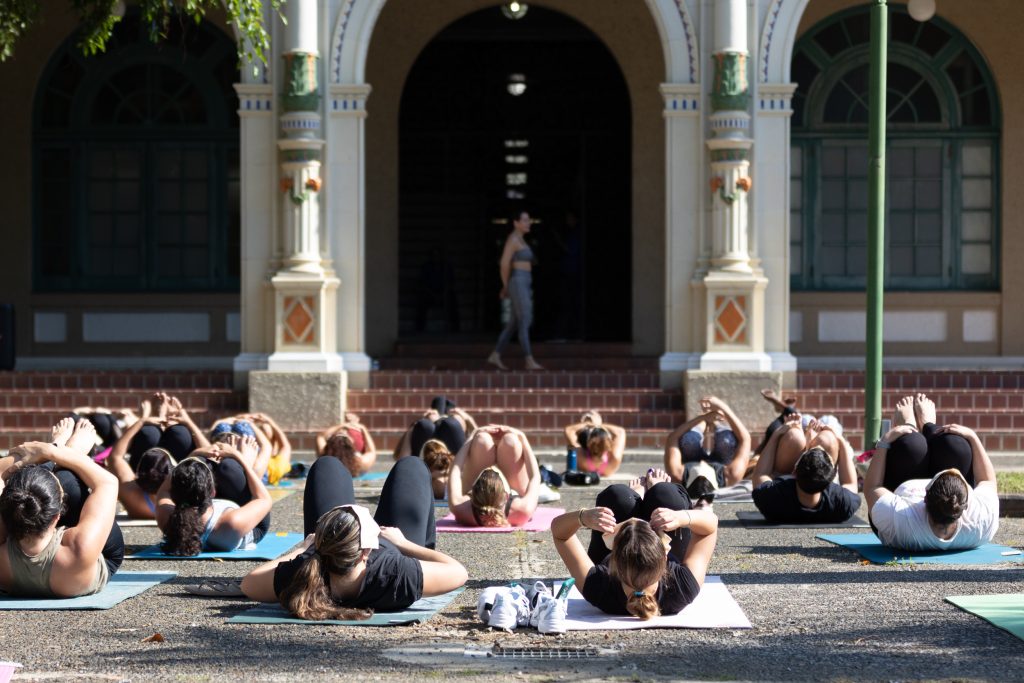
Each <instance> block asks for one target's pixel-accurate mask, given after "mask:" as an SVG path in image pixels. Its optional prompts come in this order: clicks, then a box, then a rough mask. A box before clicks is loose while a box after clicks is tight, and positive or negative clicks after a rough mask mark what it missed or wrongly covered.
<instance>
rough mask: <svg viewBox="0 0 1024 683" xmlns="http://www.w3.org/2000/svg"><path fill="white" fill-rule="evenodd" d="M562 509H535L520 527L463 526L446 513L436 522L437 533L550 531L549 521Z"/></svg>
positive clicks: (450, 514)
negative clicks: (530, 517)
mask: <svg viewBox="0 0 1024 683" xmlns="http://www.w3.org/2000/svg"><path fill="white" fill-rule="evenodd" d="M564 512H565V510H563V509H562V508H541V507H539V508H537V509H536V510H535V511H534V513H533V519H531V520H530V521H529V522H527V523H526V524H524V525H522V526H463V525H461V524H459V523H458V522H456V521H455V515H453V514H452V513H450V512H449V513H448V514H447V515H445V516H444V517H442V518H441V519H439V520H437V530H438V531H451V532H455V533H477V534H507V533H509V532H510V531H548V530H549V529H551V520H553V519H554V518H555V517H557V516H558V515H560V514H562V513H564Z"/></svg>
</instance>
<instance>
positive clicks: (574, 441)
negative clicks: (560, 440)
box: [563, 422, 591, 448]
mask: <svg viewBox="0 0 1024 683" xmlns="http://www.w3.org/2000/svg"><path fill="white" fill-rule="evenodd" d="M590 425H591V423H589V422H574V423H573V424H570V425H566V426H565V429H564V430H563V432H564V434H565V445H566V446H571V447H572V448H581V447H582V446H583V445H584V444H581V443H580V441H579V438H578V437H577V434H579V431H580V430H581V429H583V428H584V427H589V426H590Z"/></svg>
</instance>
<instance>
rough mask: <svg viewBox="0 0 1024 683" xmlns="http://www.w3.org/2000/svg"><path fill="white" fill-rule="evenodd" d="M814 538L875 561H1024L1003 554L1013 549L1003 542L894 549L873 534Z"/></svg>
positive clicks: (944, 562)
mask: <svg viewBox="0 0 1024 683" xmlns="http://www.w3.org/2000/svg"><path fill="white" fill-rule="evenodd" d="M817 538H820V539H821V540H823V541H828V542H829V543H835V544H836V545H841V546H843V547H844V548H849V549H850V550H854V551H856V552H858V553H860V555H861V557H863V558H865V559H868V560H871V561H872V562H874V563H875V564H886V563H887V562H895V563H896V564H998V563H1000V562H1024V554H1017V555H1003V554H1002V553H1004V552H1010V551H1013V550H1016V548H1010V547H1008V546H1005V545H996V544H995V543H986V544H985V545H983V546H981V547H980V548H975V549H974V550H948V551H945V552H934V551H931V552H926V551H917V550H896V549H895V548H890V547H888V546H884V545H882V542H881V541H879V540H878V537H877V536H875V535H874V534H818V536H817Z"/></svg>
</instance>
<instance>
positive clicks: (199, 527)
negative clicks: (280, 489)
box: [156, 437, 273, 557]
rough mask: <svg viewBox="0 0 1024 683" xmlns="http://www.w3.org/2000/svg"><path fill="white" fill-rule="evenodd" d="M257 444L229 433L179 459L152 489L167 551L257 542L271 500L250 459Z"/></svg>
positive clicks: (224, 549) (227, 548)
mask: <svg viewBox="0 0 1024 683" xmlns="http://www.w3.org/2000/svg"><path fill="white" fill-rule="evenodd" d="M258 448H259V446H258V445H257V444H256V440H255V439H253V438H252V437H245V438H243V439H239V438H238V437H234V440H228V441H223V442H218V443H215V444H213V445H212V446H210V447H208V448H201V449H198V450H196V451H195V452H193V454H192V455H191V456H190V457H188V458H185V459H184V460H182V461H181V462H179V463H178V465H177V467H175V468H174V472H173V473H172V474H171V476H170V477H168V478H167V480H166V481H165V482H164V484H163V486H161V487H160V491H159V492H158V493H157V508H156V523H157V526H159V527H160V530H161V531H163V532H164V542H163V551H164V552H165V553H166V554H168V555H177V556H186V557H187V556H192V555H198V554H199V553H201V552H203V551H204V550H207V551H215V552H229V551H232V550H236V549H239V548H241V549H244V548H246V547H249V546H251V545H253V544H256V543H259V542H260V540H261V539H262V538H263V537H264V536H265V535H266V533H267V531H268V530H269V529H270V508H271V506H272V504H273V500H272V499H271V498H270V494H269V493H268V492H267V489H266V488H265V487H264V486H263V482H262V481H260V478H259V477H258V476H257V475H256V471H255V470H253V468H252V466H251V465H250V464H249V462H250V461H251V460H252V458H253V457H254V456H255V453H256V451H257V449H258Z"/></svg>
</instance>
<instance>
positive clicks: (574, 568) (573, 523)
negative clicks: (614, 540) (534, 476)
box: [551, 507, 615, 590]
mask: <svg viewBox="0 0 1024 683" xmlns="http://www.w3.org/2000/svg"><path fill="white" fill-rule="evenodd" d="M581 527H586V528H588V529H592V530H596V531H599V532H601V533H606V534H610V533H613V532H614V531H615V515H614V514H613V513H612V511H611V510H610V509H608V508H604V507H600V508H586V509H582V510H573V511H572V512H566V513H564V514H561V515H559V516H558V517H555V518H554V519H553V520H551V540H552V541H553V542H554V544H555V550H557V551H558V556H559V557H561V558H562V562H563V563H565V568H566V569H568V570H569V575H570V576H571V577H572V578H574V579H576V584H577V585H578V586H579V588H580V589H581V590H582V589H583V584H584V583H586V581H587V574H589V573H590V570H591V569H593V568H594V563H593V561H592V560H591V559H590V557H589V556H588V555H587V551H586V548H584V547H583V543H582V542H581V541H580V539H579V537H578V536H577V535H576V532H577V531H579V529H580V528H581Z"/></svg>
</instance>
